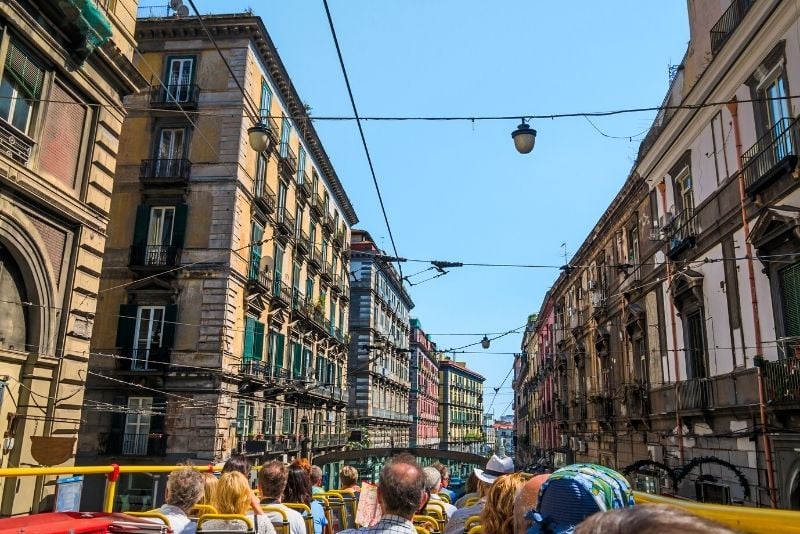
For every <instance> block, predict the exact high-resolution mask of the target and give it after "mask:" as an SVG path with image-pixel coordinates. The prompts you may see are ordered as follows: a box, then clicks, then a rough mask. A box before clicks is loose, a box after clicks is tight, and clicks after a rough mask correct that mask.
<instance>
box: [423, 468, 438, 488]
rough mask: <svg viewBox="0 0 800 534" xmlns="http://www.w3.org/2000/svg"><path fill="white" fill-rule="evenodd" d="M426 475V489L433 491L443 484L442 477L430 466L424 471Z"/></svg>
mask: <svg viewBox="0 0 800 534" xmlns="http://www.w3.org/2000/svg"><path fill="white" fill-rule="evenodd" d="M422 472H423V473H424V474H425V489H426V490H428V491H433V490H434V488H436V486H438V485H439V484H440V483H441V482H442V475H441V473H439V470H438V469H436V468H435V467H432V466H428V467H426V468H425V469H423V470H422Z"/></svg>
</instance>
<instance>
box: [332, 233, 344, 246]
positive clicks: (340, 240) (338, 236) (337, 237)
mask: <svg viewBox="0 0 800 534" xmlns="http://www.w3.org/2000/svg"><path fill="white" fill-rule="evenodd" d="M333 245H334V246H335V247H337V248H341V247H342V246H344V230H341V229H339V230H337V231H336V233H334V234H333Z"/></svg>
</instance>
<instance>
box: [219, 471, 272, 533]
mask: <svg viewBox="0 0 800 534" xmlns="http://www.w3.org/2000/svg"><path fill="white" fill-rule="evenodd" d="M252 495H253V492H252V490H251V489H250V484H249V483H248V481H247V478H245V476H244V475H243V474H242V473H241V472H239V471H229V472H227V473H223V474H222V476H221V477H219V482H217V487H216V489H215V490H214V501H213V502H212V506H214V508H216V509H217V512H219V513H220V514H235V515H246V516H248V517H249V518H250V519H251V520H252V521H253V524H254V526H255V531H256V534H275V528H274V527H273V526H272V523H270V521H269V518H267V516H265V515H264V514H262V513H261V512H260V510H258V511H256V512H255V513H254V511H253V502H252ZM203 528H204V529H206V530H231V531H246V530H248V529H247V526H246V525H245V523H243V522H242V521H237V520H233V519H231V520H223V519H212V520H210V521H206V522H204V523H203Z"/></svg>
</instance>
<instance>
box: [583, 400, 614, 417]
mask: <svg viewBox="0 0 800 534" xmlns="http://www.w3.org/2000/svg"><path fill="white" fill-rule="evenodd" d="M589 401H590V402H591V403H592V406H593V412H594V413H593V415H594V419H595V420H596V421H598V422H601V423H603V422H609V421H611V420H612V419H613V418H614V399H613V398H611V396H609V395H604V394H601V395H593V396H591V397H589Z"/></svg>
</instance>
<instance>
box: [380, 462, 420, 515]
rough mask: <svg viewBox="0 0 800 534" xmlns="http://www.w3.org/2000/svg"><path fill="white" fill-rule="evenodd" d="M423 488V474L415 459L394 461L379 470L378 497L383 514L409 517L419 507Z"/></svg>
mask: <svg viewBox="0 0 800 534" xmlns="http://www.w3.org/2000/svg"><path fill="white" fill-rule="evenodd" d="M424 490H425V475H424V474H423V472H422V469H421V468H420V467H419V465H418V464H417V463H416V462H415V461H410V460H407V459H403V461H394V462H391V463H389V464H387V465H386V466H385V467H384V468H383V470H382V471H381V480H380V482H379V483H378V498H379V499H380V503H381V509H382V510H383V513H384V514H394V515H399V516H402V517H406V518H408V519H411V518H412V517H413V516H414V513H415V512H416V511H417V509H419V506H420V502H421V501H422V492H423V491H424Z"/></svg>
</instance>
